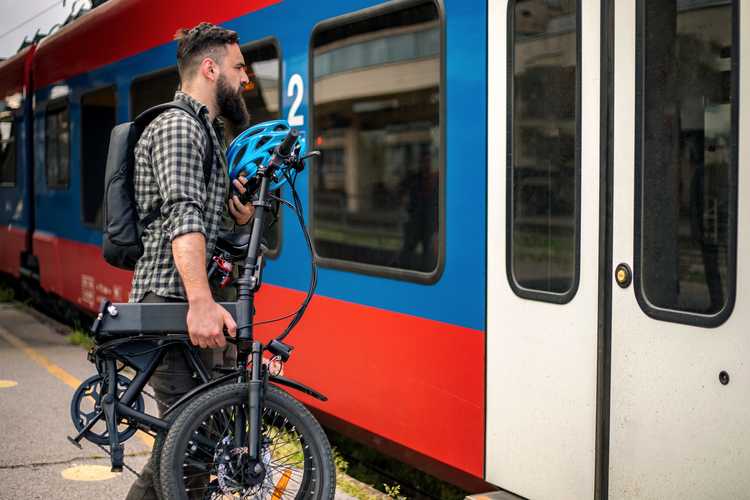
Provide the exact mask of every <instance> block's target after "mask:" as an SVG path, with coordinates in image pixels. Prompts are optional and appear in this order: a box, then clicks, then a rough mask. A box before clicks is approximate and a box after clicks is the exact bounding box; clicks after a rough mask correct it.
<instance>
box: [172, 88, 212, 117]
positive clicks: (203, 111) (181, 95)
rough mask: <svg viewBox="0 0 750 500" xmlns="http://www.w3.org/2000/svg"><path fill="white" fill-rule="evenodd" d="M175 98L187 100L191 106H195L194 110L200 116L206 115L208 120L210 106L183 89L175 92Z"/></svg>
mask: <svg viewBox="0 0 750 500" xmlns="http://www.w3.org/2000/svg"><path fill="white" fill-rule="evenodd" d="M174 98H175V100H179V101H185V102H186V103H188V104H189V105H190V107H191V108H193V110H194V111H195V112H196V113H197V114H198V116H204V117H205V118H206V120H207V121H208V107H207V106H206V105H205V104H202V103H201V102H200V101H198V100H197V99H194V98H193V97H191V96H189V95H187V94H186V93H185V92H183V91H181V90H178V91H177V92H175V94H174Z"/></svg>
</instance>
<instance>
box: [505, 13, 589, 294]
mask: <svg viewBox="0 0 750 500" xmlns="http://www.w3.org/2000/svg"><path fill="white" fill-rule="evenodd" d="M510 13H511V18H512V31H511V32H510V33H509V35H510V36H511V37H512V40H511V47H512V49H511V59H512V74H511V75H510V78H511V81H510V82H509V85H510V86H511V88H512V97H511V99H512V101H511V115H510V123H509V126H510V127H511V131H512V134H511V138H510V139H509V144H508V148H509V151H510V156H509V160H508V161H509V163H510V165H509V167H510V169H509V179H508V182H509V183H510V185H511V200H510V206H509V208H510V210H509V216H510V221H509V226H510V233H511V237H510V238H509V239H508V247H509V249H508V255H509V268H510V274H511V283H512V285H513V288H514V289H515V291H516V293H518V294H519V295H521V296H526V297H529V298H538V299H540V300H551V301H556V302H559V301H562V300H565V299H566V298H568V295H569V294H572V293H574V291H575V290H574V288H575V283H576V276H577V268H578V257H577V248H578V228H577V224H578V218H577V213H578V210H579V208H578V206H579V203H580V201H579V200H578V199H577V186H578V182H579V181H578V177H579V161H578V157H577V149H578V148H577V145H578V141H579V137H578V116H577V115H578V113H577V103H578V100H579V93H580V88H579V85H577V68H578V64H579V62H578V52H579V51H578V47H577V45H578V41H577V37H578V34H577V25H578V21H577V2H576V1H575V0H555V1H550V0H517V1H515V2H512V3H511V4H510ZM540 292H541V293H540ZM553 294H554V295H553Z"/></svg>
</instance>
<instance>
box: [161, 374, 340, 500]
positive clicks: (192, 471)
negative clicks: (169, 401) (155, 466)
mask: <svg viewBox="0 0 750 500" xmlns="http://www.w3.org/2000/svg"><path fill="white" fill-rule="evenodd" d="M247 401H248V384H231V385H225V386H220V387H216V388H214V389H211V390H209V391H208V392H206V393H205V394H203V395H201V396H199V397H198V398H196V399H195V400H194V401H193V402H191V403H190V404H189V405H187V406H186V407H185V409H184V410H183V411H182V412H181V413H180V415H179V416H178V417H177V419H176V420H175V422H174V424H173V425H172V427H171V428H170V430H169V434H168V435H167V438H166V440H165V442H164V447H163V449H162V452H161V483H162V493H163V496H164V498H170V499H220V498H253V499H261V498H271V499H273V500H276V499H281V498H306V499H307V498H310V499H321V500H323V499H326V500H327V499H332V498H333V496H334V493H335V489H336V479H335V477H336V475H335V469H334V465H333V457H332V454H331V446H330V444H329V443H328V438H327V437H326V435H325V433H324V432H323V429H322V428H321V427H320V424H319V423H318V422H317V421H316V420H315V418H314V417H313V416H312V414H311V413H310V412H309V411H308V410H307V408H305V407H304V406H302V404H300V403H299V402H298V401H297V400H295V399H294V398H292V397H291V396H290V395H289V394H287V393H286V392H284V391H282V390H281V389H279V388H277V387H275V386H272V385H269V386H268V387H267V388H266V393H265V398H264V404H263V427H262V431H261V432H262V438H261V443H260V452H259V453H258V455H259V456H258V459H257V460H256V461H255V462H253V461H251V460H250V459H249V455H248V449H247V439H246V436H247V434H248V433H249V432H250V431H251V429H250V428H249V420H250V419H249V412H248V402H247Z"/></svg>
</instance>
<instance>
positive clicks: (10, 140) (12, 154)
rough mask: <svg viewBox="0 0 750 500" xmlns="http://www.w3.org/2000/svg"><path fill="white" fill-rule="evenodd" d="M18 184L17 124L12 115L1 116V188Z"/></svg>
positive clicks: (4, 114)
mask: <svg viewBox="0 0 750 500" xmlns="http://www.w3.org/2000/svg"><path fill="white" fill-rule="evenodd" d="M15 184H16V124H15V121H14V120H13V115H12V114H11V113H3V114H0V186H6V187H7V186H15Z"/></svg>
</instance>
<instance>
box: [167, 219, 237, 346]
mask: <svg viewBox="0 0 750 500" xmlns="http://www.w3.org/2000/svg"><path fill="white" fill-rule="evenodd" d="M172 254H173V255H174V262H175V265H176V266H177V271H178V272H179V273H180V277H181V278H182V283H183V284H184V285H185V293H186V294H187V299H188V314H187V327H188V335H190V341H191V342H192V343H193V345H196V346H198V347H204V348H206V347H208V348H210V347H224V346H225V345H226V340H224V327H225V326H226V328H227V330H228V331H229V334H230V335H231V336H233V337H234V336H235V335H236V334H237V324H236V323H235V322H234V319H233V318H232V315H231V314H229V311H227V310H226V309H224V308H223V307H221V306H220V305H219V304H217V303H216V302H214V299H213V297H212V296H211V289H210V288H209V286H208V277H207V276H206V239H205V238H204V236H203V233H186V234H183V235H180V236H178V237H177V238H175V239H174V240H172Z"/></svg>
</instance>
